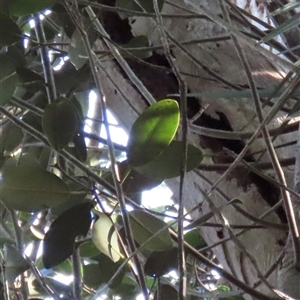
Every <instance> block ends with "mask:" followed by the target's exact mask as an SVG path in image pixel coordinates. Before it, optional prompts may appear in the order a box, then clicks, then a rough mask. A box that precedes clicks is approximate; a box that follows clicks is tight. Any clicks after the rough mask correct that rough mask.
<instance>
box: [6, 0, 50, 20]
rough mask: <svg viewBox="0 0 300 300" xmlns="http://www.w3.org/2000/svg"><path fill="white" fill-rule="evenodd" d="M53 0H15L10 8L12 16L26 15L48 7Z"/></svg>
mask: <svg viewBox="0 0 300 300" xmlns="http://www.w3.org/2000/svg"><path fill="white" fill-rule="evenodd" d="M54 3H55V0H16V1H15V2H14V4H13V5H12V8H11V13H12V14H13V15H14V16H17V17H19V16H27V15H30V14H34V13H37V12H39V11H41V10H44V9H46V8H50V7H51V6H52V5H53V4H54Z"/></svg>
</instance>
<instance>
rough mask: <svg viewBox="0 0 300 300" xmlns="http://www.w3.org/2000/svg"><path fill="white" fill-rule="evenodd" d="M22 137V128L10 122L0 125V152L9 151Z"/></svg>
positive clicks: (13, 148)
mask: <svg viewBox="0 0 300 300" xmlns="http://www.w3.org/2000/svg"><path fill="white" fill-rule="evenodd" d="M22 138H23V132H22V129H21V128H20V127H18V126H16V125H15V124H13V123H11V122H7V123H5V124H3V125H1V139H0V153H1V154H2V153H3V152H4V151H6V152H8V153H10V152H12V151H14V150H15V149H16V148H17V147H18V146H19V145H20V143H21V141H22Z"/></svg>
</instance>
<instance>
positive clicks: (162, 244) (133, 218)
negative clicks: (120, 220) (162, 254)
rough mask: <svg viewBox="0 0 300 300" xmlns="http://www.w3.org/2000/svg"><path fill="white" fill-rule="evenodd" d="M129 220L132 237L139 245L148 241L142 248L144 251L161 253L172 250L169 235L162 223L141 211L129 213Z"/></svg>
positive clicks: (164, 224) (165, 225)
mask: <svg viewBox="0 0 300 300" xmlns="http://www.w3.org/2000/svg"><path fill="white" fill-rule="evenodd" d="M129 218H130V219H129V220H130V224H131V228H132V233H133V237H134V239H135V240H136V241H137V242H138V243H139V244H140V245H142V244H144V243H146V242H147V241H148V240H149V241H148V242H147V243H146V244H145V245H144V246H143V247H145V248H146V249H149V250H152V251H163V250H168V249H170V248H172V240H171V235H170V233H169V230H168V229H167V228H166V227H167V224H166V223H165V222H164V221H162V220H160V219H158V218H156V217H154V216H152V215H150V214H149V213H146V212H144V211H142V210H133V211H131V212H130V213H129ZM158 232H159V233H158ZM154 235H155V236H154ZM150 239H151V240H150Z"/></svg>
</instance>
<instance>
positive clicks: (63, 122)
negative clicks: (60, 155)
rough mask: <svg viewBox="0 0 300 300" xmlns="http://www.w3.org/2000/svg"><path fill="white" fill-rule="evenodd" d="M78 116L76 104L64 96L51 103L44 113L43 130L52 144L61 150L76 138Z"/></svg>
mask: <svg viewBox="0 0 300 300" xmlns="http://www.w3.org/2000/svg"><path fill="white" fill-rule="evenodd" d="M77 128H78V118H77V113H76V110H75V109H74V106H73V105H72V104H71V103H70V102H69V101H68V100H67V99H66V98H64V97H59V98H58V99H57V101H55V103H51V104H49V105H48V106H47V107H46V108H45V110H44V114H43V130H44V133H45V135H46V136H47V138H48V140H49V143H50V145H51V146H52V147H53V148H54V149H56V150H61V149H63V148H64V147H66V146H67V145H68V143H69V142H71V141H72V140H73V138H74V135H75V132H76V130H77Z"/></svg>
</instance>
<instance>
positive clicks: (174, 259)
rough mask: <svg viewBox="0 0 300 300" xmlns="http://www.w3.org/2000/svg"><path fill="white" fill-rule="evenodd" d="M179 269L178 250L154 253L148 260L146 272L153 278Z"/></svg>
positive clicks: (145, 267)
mask: <svg viewBox="0 0 300 300" xmlns="http://www.w3.org/2000/svg"><path fill="white" fill-rule="evenodd" d="M177 267H178V248H172V249H169V250H165V251H159V252H155V251H154V252H152V253H151V254H150V256H149V257H148V258H147V260H146V263H145V266H144V270H145V274H146V275H149V276H151V277H160V276H163V275H165V274H167V273H169V272H171V271H172V270H174V269H177Z"/></svg>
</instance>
